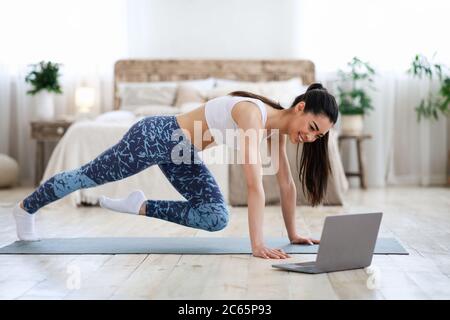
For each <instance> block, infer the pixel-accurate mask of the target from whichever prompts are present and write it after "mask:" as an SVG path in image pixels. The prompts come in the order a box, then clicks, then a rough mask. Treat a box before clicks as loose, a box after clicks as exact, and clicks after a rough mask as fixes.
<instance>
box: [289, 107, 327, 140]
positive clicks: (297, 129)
mask: <svg viewBox="0 0 450 320" xmlns="http://www.w3.org/2000/svg"><path fill="white" fill-rule="evenodd" d="M304 109H305V102H304V101H301V102H299V103H298V104H297V105H296V106H295V107H293V116H292V117H291V120H290V121H289V123H288V128H287V132H288V135H289V139H290V140H291V142H292V143H307V142H314V141H315V140H316V139H318V138H320V137H322V136H323V135H325V134H326V133H327V132H328V130H330V128H331V127H332V126H333V124H332V123H331V121H330V119H329V118H328V117H327V116H326V115H324V114H318V115H315V114H313V113H310V112H303V110H304Z"/></svg>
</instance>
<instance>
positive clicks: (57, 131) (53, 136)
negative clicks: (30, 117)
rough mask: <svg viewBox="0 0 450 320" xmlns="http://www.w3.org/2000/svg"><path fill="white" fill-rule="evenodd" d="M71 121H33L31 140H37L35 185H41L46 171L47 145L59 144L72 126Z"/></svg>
mask: <svg viewBox="0 0 450 320" xmlns="http://www.w3.org/2000/svg"><path fill="white" fill-rule="evenodd" d="M72 123H73V122H72V121H69V120H53V121H32V122H31V138H33V139H35V140H36V144H37V145H36V172H35V178H34V183H35V185H36V186H38V185H39V181H40V180H41V179H42V175H43V174H44V169H45V163H44V159H45V153H44V152H45V149H44V147H45V143H46V142H49V141H53V142H58V141H59V140H60V139H61V138H62V136H63V135H64V134H65V133H66V131H67V129H68V128H69V127H70V125H71V124H72Z"/></svg>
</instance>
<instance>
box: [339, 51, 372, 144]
mask: <svg viewBox="0 0 450 320" xmlns="http://www.w3.org/2000/svg"><path fill="white" fill-rule="evenodd" d="M347 66H348V69H347V70H339V71H338V76H339V79H340V83H339V85H338V87H337V92H338V95H337V96H338V102H339V112H340V113H341V115H342V117H341V132H342V133H344V134H355V135H359V134H361V133H362V131H363V116H364V115H365V114H367V113H368V111H369V110H372V109H373V106H372V100H371V98H370V97H369V94H368V93H367V89H373V90H374V87H373V86H372V83H373V75H374V74H375V70H374V69H373V68H372V67H371V66H370V65H369V63H368V62H363V61H362V60H360V59H359V58H357V57H354V58H353V59H352V60H351V61H350V62H348V63H347Z"/></svg>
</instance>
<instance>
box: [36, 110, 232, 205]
mask: <svg viewBox="0 0 450 320" xmlns="http://www.w3.org/2000/svg"><path fill="white" fill-rule="evenodd" d="M139 119H141V118H140V117H136V116H134V115H132V114H131V113H124V112H123V111H115V112H111V113H108V114H107V115H102V116H100V117H98V118H97V119H95V120H82V121H77V122H75V123H74V124H72V126H70V128H69V129H68V130H67V132H66V134H65V135H64V136H63V138H62V139H61V140H60V142H59V143H58V144H57V146H56V148H55V150H54V151H53V153H52V156H51V157H50V160H49V163H48V165H47V168H46V170H45V173H44V176H43V179H42V181H41V183H42V182H44V181H45V180H47V179H49V178H51V177H52V176H53V175H55V174H56V173H59V172H62V171H66V170H71V169H76V168H78V167H80V166H82V165H84V164H86V163H87V162H89V161H91V160H93V159H94V158H95V157H97V156H98V155H99V154H101V153H102V152H103V151H105V150H106V149H108V148H110V147H111V146H113V145H114V144H116V143H117V142H118V141H119V140H120V139H121V138H122V137H123V135H124V134H125V133H126V131H127V130H128V129H129V128H130V127H131V126H132V125H133V124H134V123H135V122H136V121H138V120H139ZM216 148H221V147H216ZM216 148H212V149H208V150H206V151H204V152H203V157H207V158H208V157H209V159H211V158H210V157H211V156H212V157H215V155H216V154H218V151H217V149H216ZM214 149H215V150H214ZM219 154H220V152H219ZM212 162H214V161H208V163H212ZM207 166H208V168H209V169H210V170H211V172H212V174H213V175H214V177H215V178H216V180H217V182H218V184H219V186H220V189H221V191H222V192H223V194H224V197H225V199H228V166H227V165H225V164H214V163H213V164H207ZM133 189H141V190H143V191H144V193H145V194H146V196H147V197H148V198H149V199H160V200H180V199H183V197H182V196H181V195H180V194H179V193H178V192H177V191H176V190H175V189H174V188H173V187H172V185H171V184H170V183H169V182H168V181H167V179H166V177H165V176H164V175H163V173H162V172H161V171H160V170H159V168H158V166H152V167H149V168H148V169H146V170H143V171H141V172H139V173H138V174H135V175H133V176H130V177H128V178H126V179H123V180H120V181H115V182H110V183H106V184H104V185H101V186H97V187H94V188H88V189H82V190H77V191H75V192H72V193H71V194H69V195H67V196H66V197H65V198H63V199H60V200H58V201H56V202H54V203H53V204H52V205H53V206H64V205H71V206H77V205H80V204H81V203H82V202H84V203H89V204H97V203H98V198H99V196H100V195H106V196H109V197H117V198H121V197H125V196H126V195H127V194H128V193H129V192H130V191H132V190H133Z"/></svg>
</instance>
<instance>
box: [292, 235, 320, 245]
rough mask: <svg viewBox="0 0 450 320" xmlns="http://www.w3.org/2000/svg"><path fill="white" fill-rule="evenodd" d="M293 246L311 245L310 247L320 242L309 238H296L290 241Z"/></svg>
mask: <svg viewBox="0 0 450 320" xmlns="http://www.w3.org/2000/svg"><path fill="white" fill-rule="evenodd" d="M290 240H291V243H292V244H309V245H313V244H319V243H320V241H319V240H316V239H313V238H308V237H300V236H295V237H294V238H292V239H290Z"/></svg>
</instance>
